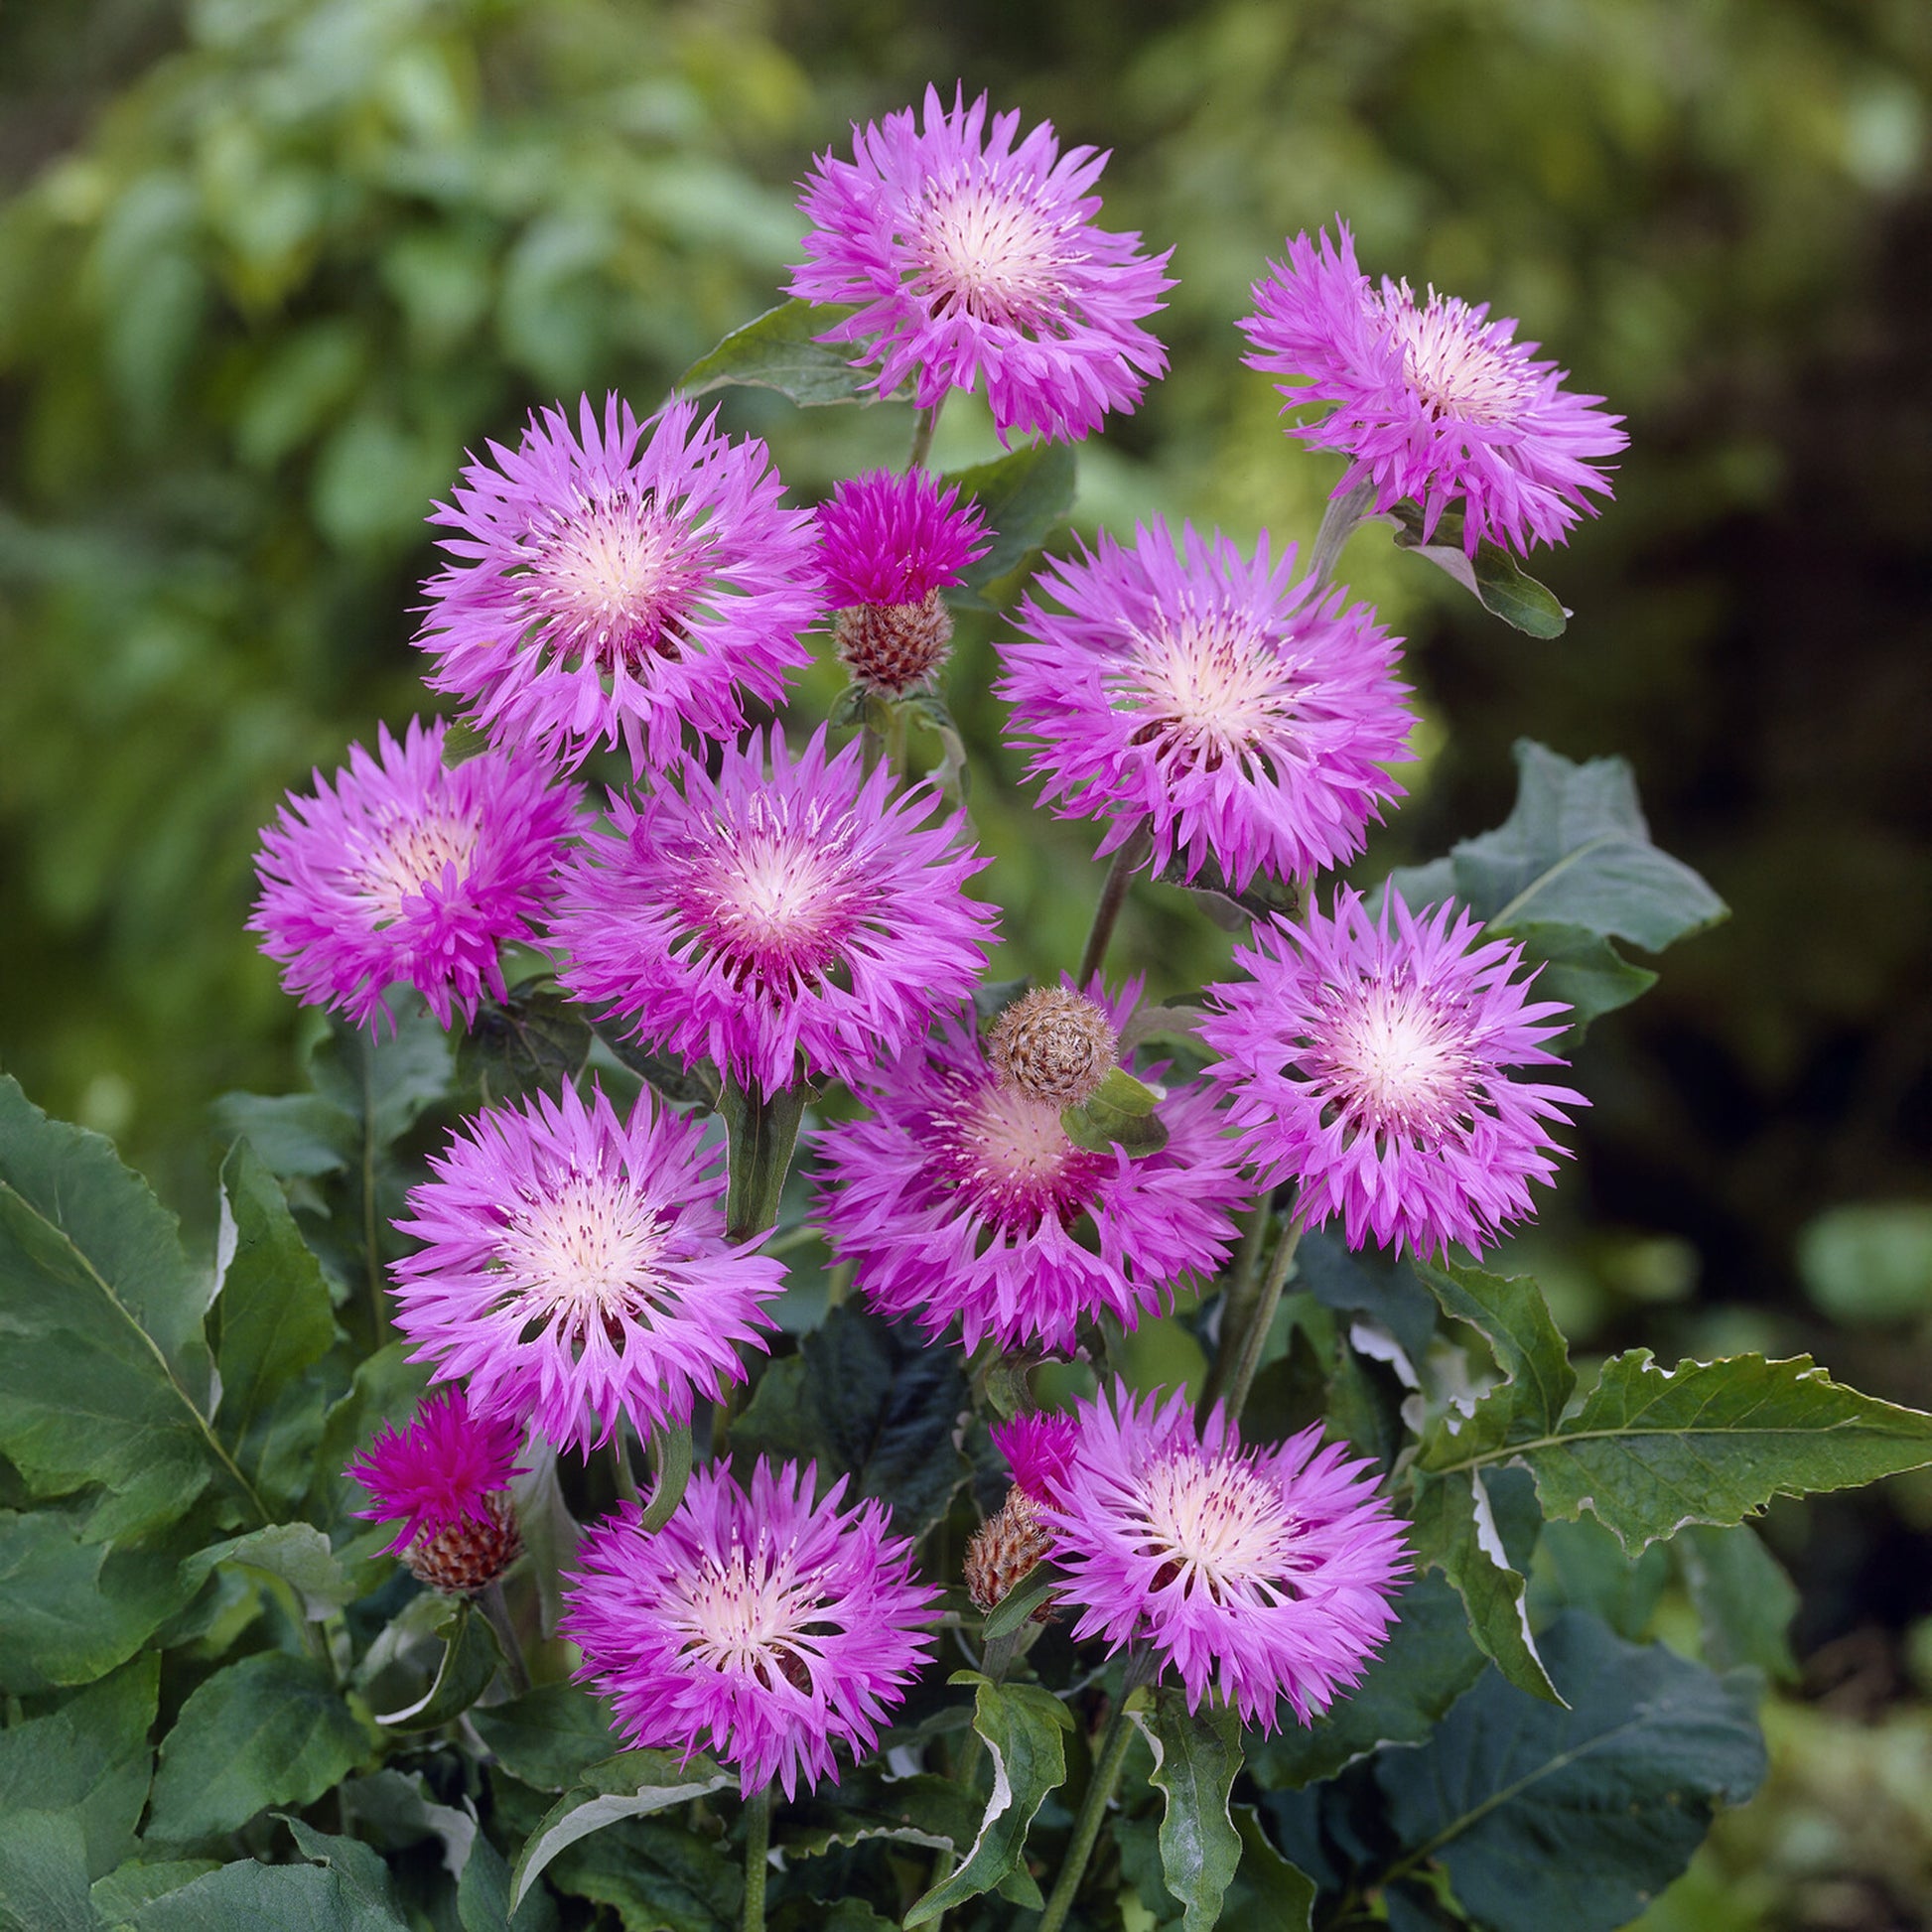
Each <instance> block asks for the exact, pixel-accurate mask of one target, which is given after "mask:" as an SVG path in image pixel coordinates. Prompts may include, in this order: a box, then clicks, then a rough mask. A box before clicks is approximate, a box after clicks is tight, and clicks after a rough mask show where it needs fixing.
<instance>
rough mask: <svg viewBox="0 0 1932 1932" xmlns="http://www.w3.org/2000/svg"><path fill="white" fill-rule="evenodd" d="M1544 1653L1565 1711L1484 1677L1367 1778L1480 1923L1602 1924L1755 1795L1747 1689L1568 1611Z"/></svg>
mask: <svg viewBox="0 0 1932 1932" xmlns="http://www.w3.org/2000/svg"><path fill="white" fill-rule="evenodd" d="M1543 1654H1544V1657H1545V1660H1546V1661H1547V1663H1548V1665H1549V1668H1550V1674H1551V1676H1552V1678H1553V1680H1554V1681H1555V1682H1556V1684H1557V1685H1558V1687H1559V1688H1560V1689H1561V1690H1562V1692H1563V1694H1564V1696H1565V1697H1566V1698H1567V1699H1568V1700H1569V1706H1570V1708H1569V1709H1568V1710H1560V1709H1557V1708H1555V1707H1553V1706H1550V1705H1546V1704H1539V1703H1537V1702H1536V1701H1534V1700H1533V1699H1530V1698H1527V1697H1525V1696H1523V1695H1522V1693H1521V1692H1519V1691H1516V1690H1513V1689H1512V1688H1511V1687H1510V1686H1509V1685H1507V1684H1505V1683H1504V1682H1503V1681H1502V1680H1501V1679H1500V1678H1498V1677H1495V1676H1493V1675H1492V1676H1489V1677H1486V1678H1484V1680H1483V1681H1482V1682H1481V1683H1480V1684H1478V1685H1477V1686H1476V1688H1475V1689H1474V1690H1473V1691H1471V1692H1470V1693H1469V1695H1468V1696H1467V1697H1465V1698H1464V1699H1463V1700H1462V1701H1461V1702H1460V1703H1459V1704H1458V1705H1456V1707H1455V1708H1454V1709H1453V1710H1452V1711H1451V1712H1450V1713H1449V1716H1448V1717H1447V1718H1446V1719H1445V1720H1444V1722H1443V1725H1442V1726H1441V1728H1440V1729H1439V1730H1438V1731H1437V1733H1436V1736H1435V1737H1434V1739H1432V1740H1431V1742H1430V1743H1429V1744H1428V1745H1426V1746H1424V1747H1423V1748H1422V1749H1420V1750H1409V1751H1389V1752H1386V1753H1385V1754H1384V1755H1383V1756H1382V1757H1380V1758H1379V1759H1378V1760H1377V1761H1376V1766H1375V1775H1376V1778H1377V1780H1378V1781H1379V1783H1380V1784H1381V1786H1382V1790H1383V1792H1384V1794H1385V1795H1386V1797H1387V1799H1388V1803H1389V1813H1388V1815H1389V1821H1390V1823H1391V1825H1392V1826H1393V1827H1394V1829H1395V1831H1396V1833H1397V1835H1398V1836H1399V1838H1400V1840H1401V1842H1402V1844H1403V1845H1404V1846H1405V1847H1407V1848H1408V1849H1409V1852H1410V1855H1411V1858H1412V1859H1425V1858H1426V1859H1433V1860H1438V1861H1440V1862H1441V1863H1443V1864H1445V1865H1446V1866H1447V1867H1448V1869H1449V1878H1450V1880H1451V1882H1452V1883H1453V1885H1454V1887H1455V1894H1456V1897H1457V1898H1458V1900H1459V1901H1460V1902H1461V1904H1462V1905H1463V1906H1464V1907H1465V1909H1467V1910H1468V1911H1469V1912H1470V1913H1471V1914H1472V1915H1473V1916H1474V1917H1476V1918H1477V1919H1479V1920H1480V1921H1481V1922H1482V1924H1483V1925H1485V1926H1488V1927H1490V1928H1492V1929H1493V1932H1548V1928H1549V1927H1551V1926H1557V1925H1560V1926H1563V1927H1565V1928H1566V1932H1610V1928H1612V1927H1614V1926H1619V1925H1622V1924H1625V1923H1626V1922H1627V1921H1628V1920H1630V1919H1633V1918H1635V1917H1636V1916H1637V1915H1638V1913H1639V1912H1641V1911H1642V1910H1643V1908H1644V1906H1645V1905H1646V1904H1647V1903H1648V1902H1649V1900H1650V1899H1651V1898H1652V1897H1654V1896H1655V1895H1656V1893H1657V1892H1659V1891H1661V1890H1662V1889H1663V1887H1664V1886H1665V1885H1666V1884H1668V1883H1669V1882H1670V1880H1671V1879H1672V1878H1674V1877H1675V1876H1676V1875H1677V1874H1678V1872H1680V1871H1681V1870H1683V1868H1684V1866H1685V1864H1686V1863H1688V1862H1689V1860H1690V1856H1691V1854H1692V1852H1693V1851H1695V1850H1696V1848H1697V1845H1698V1843H1699V1841H1700V1840H1701V1839H1702V1838H1703V1837H1704V1834H1705V1832H1706V1830H1707V1829H1708V1827H1709V1825H1710V1823H1711V1815H1712V1811H1713V1808H1714V1806H1715V1805H1717V1804H1718V1803H1720V1802H1723V1803H1726V1804H1741V1803H1742V1802H1743V1801H1744V1800H1745V1799H1746V1798H1748V1797H1749V1796H1750V1795H1751V1793H1752V1792H1753V1791H1754V1790H1756V1788H1757V1786H1758V1783H1759V1782H1760V1780H1761V1779H1762V1777H1763V1775H1764V1743H1763V1739H1762V1737H1761V1736H1760V1735H1759V1733H1758V1729H1757V1725H1756V1723H1755V1721H1754V1719H1753V1717H1752V1715H1751V1711H1752V1705H1753V1703H1754V1691H1753V1688H1752V1684H1751V1682H1750V1681H1749V1680H1743V1681H1732V1682H1729V1683H1725V1682H1723V1681H1720V1680H1719V1679H1718V1678H1716V1677H1713V1676H1712V1675H1711V1673H1710V1672H1709V1671H1707V1670H1705V1669H1703V1668H1702V1667H1701V1666H1699V1665H1697V1664H1693V1663H1689V1662H1687V1661H1686V1660H1685V1659H1683V1658H1681V1657H1677V1656H1674V1655H1673V1654H1672V1653H1671V1652H1670V1651H1668V1650H1666V1649H1664V1648H1663V1647H1662V1646H1661V1645H1652V1646H1650V1647H1648V1648H1645V1649H1639V1648H1637V1647H1636V1646H1635V1645H1632V1644H1627V1643H1625V1642H1623V1641H1622V1639H1621V1638H1619V1637H1616V1636H1614V1635H1613V1634H1612V1633H1611V1632H1610V1631H1609V1630H1607V1629H1606V1628H1605V1627H1604V1626H1603V1625H1602V1624H1601V1623H1599V1622H1598V1621H1597V1620H1596V1619H1595V1618H1593V1617H1590V1616H1587V1615H1584V1614H1582V1613H1581V1612H1577V1611H1571V1612H1568V1613H1566V1614H1565V1615H1564V1616H1562V1617H1560V1618H1559V1619H1558V1620H1557V1621H1556V1622H1555V1623H1553V1624H1552V1625H1551V1626H1550V1628H1549V1629H1548V1630H1546V1631H1545V1632H1544V1634H1543Z"/></svg>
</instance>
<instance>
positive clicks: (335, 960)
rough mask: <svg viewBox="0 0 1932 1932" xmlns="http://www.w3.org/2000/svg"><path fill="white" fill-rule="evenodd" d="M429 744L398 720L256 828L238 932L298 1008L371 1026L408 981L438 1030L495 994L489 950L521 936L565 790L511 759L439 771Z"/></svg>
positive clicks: (568, 815) (567, 821)
mask: <svg viewBox="0 0 1932 1932" xmlns="http://www.w3.org/2000/svg"><path fill="white" fill-rule="evenodd" d="M443 732H444V726H443V722H442V720H441V719H438V720H436V721H434V722H433V723H431V724H429V725H427V726H425V725H424V724H423V722H422V721H421V720H420V719H412V720H411V721H410V724H409V728H408V730H407V731H406V732H405V734H404V736H403V742H402V743H401V744H400V745H398V744H397V743H396V741H395V740H394V739H393V738H392V737H391V736H390V735H389V730H388V727H387V726H386V725H385V726H381V727H379V728H378V732H377V737H376V753H377V756H376V757H375V758H370V757H369V755H368V753H367V752H365V751H364V750H363V749H362V748H361V746H359V745H351V746H350V747H349V752H348V766H347V768H346V769H345V770H342V771H338V772H337V773H336V780H335V783H334V784H333V785H332V784H331V783H330V781H329V780H328V779H327V778H325V777H324V776H323V775H322V773H321V772H320V771H318V772H316V774H315V781H316V788H315V792H314V794H313V795H312V796H305V797H298V796H297V795H296V794H295V793H293V792H291V793H290V794H289V798H288V802H287V803H286V804H285V805H284V806H283V807H282V809H281V812H280V814H279V815H278V816H277V818H276V821H275V823H274V824H273V825H270V826H268V827H267V828H266V829H265V830H264V831H263V833H262V849H261V852H260V854H259V856H258V857H257V858H256V860H255V871H256V875H257V877H258V878H259V879H260V881H261V897H259V898H258V899H257V900H256V901H255V911H254V916H253V917H252V918H250V920H249V921H248V925H249V929H250V930H251V931H254V932H259V933H261V934H262V935H263V938H262V951H263V952H265V953H266V954H267V955H268V956H269V958H270V959H273V960H276V961H278V962H280V964H281V966H282V969H283V971H282V985H283V987H284V988H285V989H286V990H287V991H288V992H290V993H293V994H294V995H295V996H296V997H297V998H298V999H300V1000H301V1001H303V1003H304V1004H305V1005H308V1006H321V1007H330V1008H334V1009H335V1010H337V1011H339V1012H342V1013H345V1014H347V1015H348V1017H349V1018H350V1019H351V1020H353V1021H354V1022H355V1023H356V1024H357V1025H358V1026H359V1025H362V1024H364V1023H371V1024H379V1022H380V1019H381V1018H386V1017H387V1016H386V1014H385V1013H384V1010H383V1007H382V995H383V992H384V990H385V989H386V988H388V987H390V986H392V985H394V984H395V983H396V982H397V981H400V980H407V981H408V982H409V983H410V985H412V986H414V987H415V988H416V990H417V991H418V992H419V993H421V994H422V996H423V998H424V999H425V1000H427V1001H428V1002H429V1006H430V1011H431V1012H433V1013H434V1014H435V1015H436V1017H437V1019H438V1020H439V1021H441V1022H442V1024H443V1025H444V1026H445V1027H447V1026H448V1025H449V1024H450V1016H451V1013H452V1011H453V1010H461V1012H462V1013H463V1014H464V1016H465V1017H466V1018H471V1017H474V1015H475V1014H476V1011H477V1002H478V1000H479V999H480V998H481V997H482V995H483V989H484V988H485V987H486V988H488V990H489V991H490V992H491V993H493V994H495V995H496V997H497V998H498V999H501V998H502V997H503V974H502V968H501V967H500V965H499V964H498V963H497V958H496V949H497V948H498V946H500V945H501V944H502V943H503V942H504V941H505V940H511V939H528V938H530V937H531V936H532V922H533V921H534V920H535V919H536V918H537V917H538V916H539V915H540V914H541V913H542V911H543V910H544V908H545V906H546V905H547V904H548V903H549V900H550V898H551V897H552V896H553V894H554V892H555V890H556V871H557V865H558V861H559V859H560V858H561V856H562V847H563V842H564V840H565V839H566V838H567V837H568V836H569V835H570V832H571V829H572V822H573V820H574V818H575V815H576V809H577V803H578V793H577V789H576V787H575V786H574V785H564V784H556V783H554V782H553V778H554V775H555V774H554V773H552V772H550V771H549V770H547V769H545V768H544V767H543V766H542V765H541V764H539V763H538V762H537V760H535V759H530V758H527V757H525V756H523V755H522V754H520V753H509V754H504V753H484V754H483V756H482V757H479V758H473V759H466V760H465V761H464V762H463V763H462V764H459V765H457V766H455V767H454V768H453V769H447V768H445V766H444V763H443Z"/></svg>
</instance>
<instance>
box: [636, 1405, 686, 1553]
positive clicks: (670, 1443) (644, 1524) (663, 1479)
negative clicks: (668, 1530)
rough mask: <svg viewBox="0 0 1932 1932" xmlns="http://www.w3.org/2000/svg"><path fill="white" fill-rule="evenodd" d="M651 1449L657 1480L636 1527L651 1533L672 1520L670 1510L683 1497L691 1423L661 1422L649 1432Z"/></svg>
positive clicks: (675, 1506) (674, 1507)
mask: <svg viewBox="0 0 1932 1932" xmlns="http://www.w3.org/2000/svg"><path fill="white" fill-rule="evenodd" d="M650 1451H651V1461H652V1463H653V1464H654V1465H655V1467H656V1470H657V1481H656V1483H655V1484H654V1485H653V1487H652V1489H651V1492H650V1505H649V1507H648V1508H647V1509H646V1510H645V1511H644V1514H643V1517H642V1520H641V1521H640V1522H639V1523H638V1525H637V1527H638V1528H639V1529H640V1530H644V1531H647V1532H651V1533H654V1532H656V1531H658V1530H661V1529H662V1528H663V1527H664V1525H665V1524H666V1523H668V1522H669V1521H670V1520H671V1512H672V1511H673V1510H674V1509H676V1508H677V1506H678V1504H679V1503H681V1502H682V1501H683V1500H684V1485H685V1484H686V1483H687V1482H689V1481H690V1480H691V1425H690V1424H689V1423H688V1422H679V1423H666V1424H664V1425H663V1426H662V1427H661V1428H659V1429H658V1430H657V1431H656V1432H655V1433H654V1434H653V1435H652V1437H651V1439H650Z"/></svg>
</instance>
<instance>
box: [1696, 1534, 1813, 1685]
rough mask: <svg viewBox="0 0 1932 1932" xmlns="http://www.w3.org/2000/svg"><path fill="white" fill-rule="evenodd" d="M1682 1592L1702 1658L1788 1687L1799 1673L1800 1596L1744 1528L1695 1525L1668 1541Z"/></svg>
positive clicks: (1757, 1539) (1759, 1540) (1721, 1667)
mask: <svg viewBox="0 0 1932 1932" xmlns="http://www.w3.org/2000/svg"><path fill="white" fill-rule="evenodd" d="M1670 1548H1671V1554H1672V1555H1673V1556H1674V1557H1675V1558H1676V1559H1677V1562H1678V1568H1679V1570H1680V1572H1681V1573H1682V1575H1683V1578H1684V1586H1685V1587H1686V1588H1687V1589H1688V1590H1689V1591H1690V1593H1691V1601H1692V1603H1693V1604H1694V1605H1695V1606H1696V1609H1697V1613H1698V1621H1699V1623H1700V1624H1701V1625H1702V1626H1703V1631H1704V1655H1705V1659H1706V1661H1707V1662H1708V1663H1711V1664H1713V1665H1715V1666H1716V1667H1717V1668H1718V1669H1719V1670H1731V1669H1734V1668H1736V1667H1737V1666H1738V1665H1749V1666H1752V1667H1754V1668H1756V1669H1758V1670H1761V1671H1763V1672H1764V1673H1765V1675H1766V1676H1767V1677H1775V1678H1778V1679H1781V1680H1782V1681H1784V1682H1786V1683H1790V1682H1792V1681H1794V1680H1795V1679H1796V1677H1797V1675H1798V1666H1797V1662H1796V1660H1795V1659H1794V1658H1793V1657H1792V1655H1791V1639H1790V1634H1789V1633H1790V1629H1791V1619H1792V1618H1793V1617H1794V1616H1796V1615H1797V1613H1798V1592H1797V1590H1796V1588H1795V1587H1793V1585H1792V1582H1791V1579H1790V1578H1789V1577H1788V1576H1786V1575H1785V1571H1784V1566H1783V1565H1782V1564H1781V1563H1779V1562H1778V1560H1777V1558H1776V1557H1774V1556H1773V1555H1772V1554H1771V1553H1770V1551H1769V1550H1767V1549H1766V1548H1765V1547H1764V1543H1763V1539H1762V1538H1761V1537H1759V1535H1758V1534H1757V1532H1756V1531H1755V1530H1753V1529H1752V1528H1750V1526H1749V1525H1748V1524H1744V1523H1739V1524H1737V1525H1736V1526H1734V1527H1733V1528H1730V1529H1712V1528H1710V1527H1709V1526H1708V1525H1705V1524H1698V1523H1694V1524H1692V1525H1691V1527H1690V1528H1689V1529H1685V1530H1680V1531H1679V1532H1678V1533H1677V1535H1676V1536H1674V1537H1672V1538H1671V1544H1670Z"/></svg>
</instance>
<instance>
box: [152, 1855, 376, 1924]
mask: <svg viewBox="0 0 1932 1932" xmlns="http://www.w3.org/2000/svg"><path fill="white" fill-rule="evenodd" d="M131 1923H132V1924H133V1927H134V1932H264V1928H266V1927H270V1926H272V1927H273V1928H274V1932H410V1928H409V1924H408V1921H407V1920H406V1919H401V1918H398V1917H397V1916H396V1915H395V1913H394V1912H392V1911H388V1910H385V1909H384V1908H383V1907H381V1906H379V1905H372V1904H370V1903H368V1902H367V1900H366V1898H365V1897H364V1896H363V1895H362V1893H361V1891H360V1889H359V1888H358V1887H354V1886H352V1885H351V1884H350V1883H349V1882H348V1880H347V1879H346V1878H345V1876H344V1874H343V1873H342V1872H341V1871H340V1870H338V1869H336V1868H334V1867H333V1866H326V1865H319V1864H257V1863H255V1862H254V1861H253V1860H252V1859H243V1860H240V1861H238V1862H237V1863H234V1864H224V1865H223V1866H222V1867H221V1868H220V1870H219V1871H211V1872H209V1873H208V1875H207V1877H206V1878H197V1879H196V1880H195V1882H194V1883H193V1884H190V1885H183V1886H181V1887H180V1888H179V1889H178V1890H175V1891H171V1892H167V1893H165V1894H164V1895H163V1896H162V1897H160V1898H157V1899H154V1900H153V1901H152V1902H150V1903H149V1904H146V1905H143V1906H142V1907H141V1909H140V1910H139V1911H138V1912H137V1913H136V1914H135V1915H134V1918H133V1920H132V1921H131Z"/></svg>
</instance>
